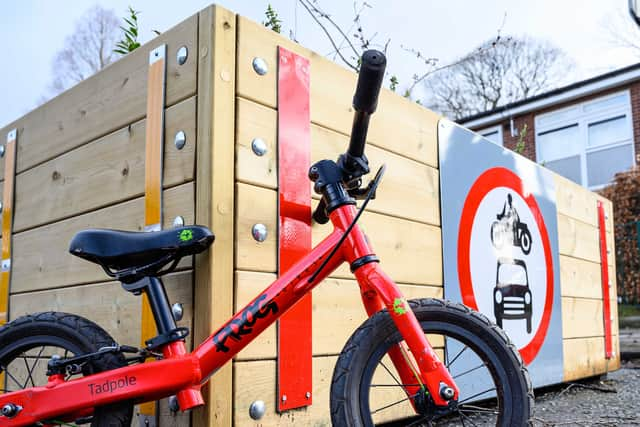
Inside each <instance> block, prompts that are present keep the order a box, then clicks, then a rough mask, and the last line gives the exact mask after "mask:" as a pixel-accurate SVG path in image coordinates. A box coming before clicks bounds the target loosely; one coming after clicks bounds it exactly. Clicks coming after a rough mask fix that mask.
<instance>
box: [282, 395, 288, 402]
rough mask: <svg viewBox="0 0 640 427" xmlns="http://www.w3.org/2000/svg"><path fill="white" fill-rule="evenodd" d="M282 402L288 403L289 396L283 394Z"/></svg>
mask: <svg viewBox="0 0 640 427" xmlns="http://www.w3.org/2000/svg"><path fill="white" fill-rule="evenodd" d="M282 401H283V402H286V401H287V395H286V394H283V395H282Z"/></svg>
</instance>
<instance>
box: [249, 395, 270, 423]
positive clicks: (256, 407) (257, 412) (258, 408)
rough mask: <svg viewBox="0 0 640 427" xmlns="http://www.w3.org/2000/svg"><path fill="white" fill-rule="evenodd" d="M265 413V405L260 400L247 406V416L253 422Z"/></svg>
mask: <svg viewBox="0 0 640 427" xmlns="http://www.w3.org/2000/svg"><path fill="white" fill-rule="evenodd" d="M266 411H267V405H265V403H264V402H263V401H262V400H256V401H254V402H251V405H250V406H249V416H250V417H251V419H253V420H259V419H260V418H262V417H263V416H264V413H265V412H266Z"/></svg>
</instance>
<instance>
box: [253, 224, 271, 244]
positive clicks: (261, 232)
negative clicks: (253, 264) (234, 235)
mask: <svg viewBox="0 0 640 427" xmlns="http://www.w3.org/2000/svg"><path fill="white" fill-rule="evenodd" d="M251 235H252V236H253V238H254V239H255V240H256V241H257V242H264V241H265V240H267V226H266V225H264V224H254V225H253V227H252V228H251Z"/></svg>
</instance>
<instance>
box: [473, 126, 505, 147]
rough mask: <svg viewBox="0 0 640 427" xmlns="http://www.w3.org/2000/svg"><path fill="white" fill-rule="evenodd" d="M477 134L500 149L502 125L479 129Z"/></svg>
mask: <svg viewBox="0 0 640 427" xmlns="http://www.w3.org/2000/svg"><path fill="white" fill-rule="evenodd" d="M478 133H479V134H480V135H482V136H484V137H485V138H487V139H488V140H489V141H491V142H494V143H496V144H498V145H499V146H501V147H502V125H498V126H493V127H490V128H486V129H481V130H479V131H478Z"/></svg>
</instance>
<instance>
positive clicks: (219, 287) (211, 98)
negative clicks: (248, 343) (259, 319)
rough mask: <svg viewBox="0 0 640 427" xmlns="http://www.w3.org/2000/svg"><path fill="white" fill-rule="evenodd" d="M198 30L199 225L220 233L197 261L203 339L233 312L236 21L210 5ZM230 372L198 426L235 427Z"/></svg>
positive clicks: (198, 327)
mask: <svg viewBox="0 0 640 427" xmlns="http://www.w3.org/2000/svg"><path fill="white" fill-rule="evenodd" d="M198 28H199V33H198V50H197V52H198V54H199V58H198V152H197V157H198V160H197V164H198V168H197V178H196V182H197V186H196V191H197V194H196V220H197V222H198V223H199V224H203V225H206V226H208V227H210V228H211V229H212V230H213V231H214V232H215V234H216V242H215V244H214V245H213V246H212V248H211V249H209V250H208V251H207V252H205V253H203V254H201V255H199V256H198V257H197V258H196V282H197V286H196V291H195V292H196V295H195V300H196V313H197V314H196V323H195V328H194V336H195V337H196V339H197V340H203V339H204V338H205V337H207V336H208V335H209V334H210V333H211V332H212V331H213V330H214V329H215V328H216V327H217V326H219V325H221V324H222V323H223V322H224V321H225V320H226V319H227V318H229V317H231V314H232V313H233V269H234V261H233V259H234V232H235V230H234V215H235V213H234V209H235V208H234V192H235V188H234V161H235V159H234V143H233V137H234V132H235V119H234V117H235V105H234V99H235V97H234V94H235V76H236V65H235V59H236V18H235V15H234V14H233V13H232V12H230V11H228V10H226V9H223V8H221V7H219V6H210V7H208V8H206V9H204V10H202V11H201V12H200V13H199V27H198ZM212 307H215V310H212ZM232 372H233V371H232V366H231V364H228V365H227V366H224V367H222V368H221V369H219V370H218V371H217V372H216V374H215V376H214V377H213V378H212V379H211V381H210V382H209V383H208V385H207V386H205V387H204V389H203V391H204V399H205V402H206V406H205V407H203V408H200V409H196V410H195V411H193V417H192V420H193V423H194V425H196V426H207V427H208V426H214V425H215V426H229V425H231V422H232V417H233V414H232V406H233V404H232V402H233V401H232V397H233V396H232V392H233V375H232Z"/></svg>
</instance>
